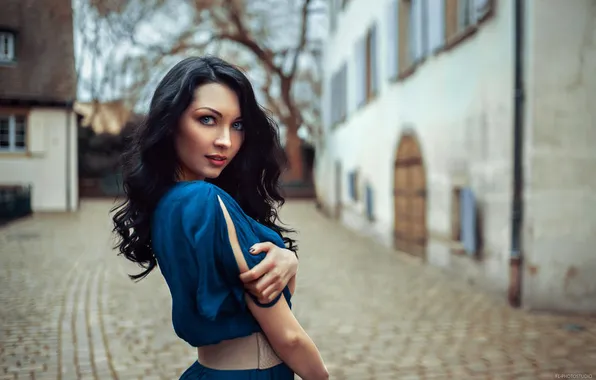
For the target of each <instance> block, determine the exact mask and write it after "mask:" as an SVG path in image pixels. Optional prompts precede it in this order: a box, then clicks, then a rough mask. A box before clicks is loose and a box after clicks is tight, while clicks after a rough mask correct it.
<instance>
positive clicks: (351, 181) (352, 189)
mask: <svg viewBox="0 0 596 380" xmlns="http://www.w3.org/2000/svg"><path fill="white" fill-rule="evenodd" d="M354 175H355V173H354V172H350V173H348V186H349V191H350V199H352V200H355V199H356V188H355V187H354V182H355V181H354Z"/></svg>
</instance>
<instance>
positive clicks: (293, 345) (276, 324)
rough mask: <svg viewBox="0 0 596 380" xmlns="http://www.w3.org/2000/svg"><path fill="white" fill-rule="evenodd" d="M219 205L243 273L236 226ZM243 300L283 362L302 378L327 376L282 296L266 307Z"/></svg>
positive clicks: (316, 379) (248, 299) (313, 347)
mask: <svg viewBox="0 0 596 380" xmlns="http://www.w3.org/2000/svg"><path fill="white" fill-rule="evenodd" d="M218 198H219V197H218ZM219 204H220V206H221V208H222V211H223V214H224V217H225V221H226V225H227V228H228V236H229V238H230V245H231V247H232V250H233V252H234V256H235V258H236V262H237V263H238V267H239V269H240V272H241V273H242V272H246V271H248V265H247V263H246V260H245V259H244V256H243V254H242V250H241V248H240V244H239V242H238V237H237V236H236V228H235V226H234V223H233V221H232V219H231V217H230V215H229V213H228V210H227V209H226V206H225V205H224V203H223V201H222V200H221V199H219ZM246 300H247V305H248V308H249V310H250V311H251V313H252V314H253V316H254V317H255V319H256V320H257V322H258V323H259V325H260V326H261V328H262V329H263V332H264V333H265V335H266V336H267V339H269V342H270V343H271V346H272V347H273V349H274V350H275V352H277V354H278V355H279V357H280V358H281V359H282V360H283V361H284V363H286V364H287V365H288V366H289V367H290V368H292V370H293V371H294V372H296V373H297V374H298V375H299V376H300V377H302V378H303V379H305V380H319V379H328V378H329V374H328V373H327V368H325V364H324V363H323V360H322V358H321V355H320V353H319V351H318V349H317V347H316V346H315V344H314V342H313V341H312V339H310V337H309V336H308V334H307V333H306V332H305V331H304V329H303V328H302V326H300V323H299V322H298V320H296V317H294V314H293V313H292V311H291V310H290V307H289V306H288V303H287V302H286V299H285V298H284V297H281V298H280V299H279V301H278V302H277V303H276V304H275V305H273V306H272V307H268V308H265V307H260V306H259V305H257V304H256V303H255V302H254V301H253V300H252V299H251V298H250V297H248V296H247V297H246Z"/></svg>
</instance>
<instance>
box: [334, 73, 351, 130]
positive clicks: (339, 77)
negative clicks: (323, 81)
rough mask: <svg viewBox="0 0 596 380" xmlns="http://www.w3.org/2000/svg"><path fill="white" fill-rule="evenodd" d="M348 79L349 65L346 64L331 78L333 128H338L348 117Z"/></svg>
mask: <svg viewBox="0 0 596 380" xmlns="http://www.w3.org/2000/svg"><path fill="white" fill-rule="evenodd" d="M347 78H348V65H347V64H346V63H344V64H343V65H342V66H341V67H340V68H339V70H338V71H337V72H335V73H334V74H333V75H332V77H331V107H330V117H331V127H336V126H337V125H338V124H340V123H342V122H343V121H344V120H345V119H346V117H347V116H348V115H347V111H348V97H347V93H348V89H347Z"/></svg>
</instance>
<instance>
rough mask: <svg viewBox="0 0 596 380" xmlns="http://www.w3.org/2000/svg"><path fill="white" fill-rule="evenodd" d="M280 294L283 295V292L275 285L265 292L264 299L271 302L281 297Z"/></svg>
mask: <svg viewBox="0 0 596 380" xmlns="http://www.w3.org/2000/svg"><path fill="white" fill-rule="evenodd" d="M279 293H281V290H280V289H279V287H278V286H277V284H273V285H271V286H269V287H268V288H267V289H265V290H264V291H263V293H262V297H263V298H265V299H268V300H269V302H271V301H273V300H274V299H275V297H277V296H278V295H279Z"/></svg>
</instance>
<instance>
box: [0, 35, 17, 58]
mask: <svg viewBox="0 0 596 380" xmlns="http://www.w3.org/2000/svg"><path fill="white" fill-rule="evenodd" d="M12 61H14V34H13V33H10V32H0V62H12Z"/></svg>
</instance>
